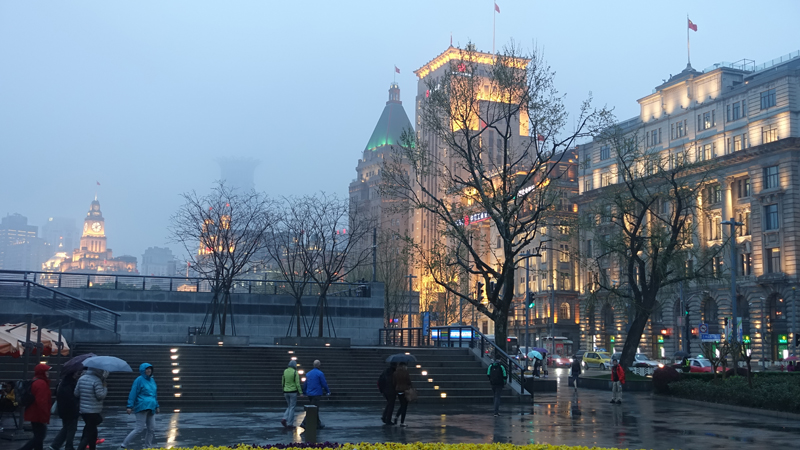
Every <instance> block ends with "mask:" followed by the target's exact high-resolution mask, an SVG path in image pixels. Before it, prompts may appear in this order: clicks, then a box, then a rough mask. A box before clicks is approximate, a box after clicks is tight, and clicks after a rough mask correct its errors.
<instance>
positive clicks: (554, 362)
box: [550, 355, 572, 367]
mask: <svg viewBox="0 0 800 450" xmlns="http://www.w3.org/2000/svg"><path fill="white" fill-rule="evenodd" d="M550 365H551V366H553V367H569V366H570V365H572V358H570V357H568V356H561V355H555V356H553V357H552V358H550Z"/></svg>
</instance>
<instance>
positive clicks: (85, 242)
mask: <svg viewBox="0 0 800 450" xmlns="http://www.w3.org/2000/svg"><path fill="white" fill-rule="evenodd" d="M65 256H66V258H65V259H63V260H61V261H59V256H56V257H54V258H51V259H50V260H49V261H47V263H45V266H44V268H45V269H46V270H55V271H60V272H82V273H86V272H102V273H132V274H137V273H138V271H137V270H136V258H135V257H133V256H120V257H117V258H114V257H113V255H112V252H111V249H110V248H108V247H107V246H106V233H105V219H104V218H103V214H102V212H101V211H100V202H98V201H97V198H95V199H94V201H92V204H91V206H90V207H89V212H88V213H86V219H85V220H84V222H83V234H82V235H81V240H80V248H77V249H75V250H74V251H73V252H72V254H71V255H65Z"/></svg>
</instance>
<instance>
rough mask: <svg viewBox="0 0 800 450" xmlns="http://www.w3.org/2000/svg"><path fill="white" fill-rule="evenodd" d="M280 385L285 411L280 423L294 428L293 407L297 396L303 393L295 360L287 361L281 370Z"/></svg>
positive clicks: (295, 404)
mask: <svg viewBox="0 0 800 450" xmlns="http://www.w3.org/2000/svg"><path fill="white" fill-rule="evenodd" d="M281 386H283V397H284V398H285V399H286V411H285V412H284V413H283V419H281V425H283V426H284V427H291V428H294V408H295V406H297V396H298V395H303V387H302V385H301V384H300V374H298V373H297V361H294V360H292V361H289V367H287V368H286V370H284V371H283V377H282V378H281Z"/></svg>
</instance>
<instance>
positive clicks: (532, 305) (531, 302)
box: [525, 291, 536, 308]
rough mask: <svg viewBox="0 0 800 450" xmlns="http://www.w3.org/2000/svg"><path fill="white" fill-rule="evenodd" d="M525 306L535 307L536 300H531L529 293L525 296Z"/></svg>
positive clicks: (531, 294)
mask: <svg viewBox="0 0 800 450" xmlns="http://www.w3.org/2000/svg"><path fill="white" fill-rule="evenodd" d="M525 304H526V305H528V308H533V307H534V306H536V299H534V298H533V293H531V291H528V293H527V294H525Z"/></svg>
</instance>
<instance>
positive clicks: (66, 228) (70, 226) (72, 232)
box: [41, 217, 79, 257]
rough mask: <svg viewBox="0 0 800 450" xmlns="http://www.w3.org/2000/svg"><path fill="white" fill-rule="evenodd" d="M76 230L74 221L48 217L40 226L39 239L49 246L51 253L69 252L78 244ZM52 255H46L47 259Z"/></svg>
mask: <svg viewBox="0 0 800 450" xmlns="http://www.w3.org/2000/svg"><path fill="white" fill-rule="evenodd" d="M78 236H79V235H78V228H77V226H76V225H75V219H68V218H64V217H50V218H49V219H47V222H45V224H44V225H42V233H41V237H42V239H44V240H45V241H46V242H47V243H48V244H50V249H51V252H52V253H53V255H54V254H56V253H58V252H70V251H71V250H72V249H74V248H75V247H76V245H77V243H78ZM53 255H47V256H48V257H50V256H53Z"/></svg>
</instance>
